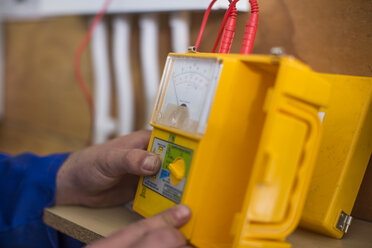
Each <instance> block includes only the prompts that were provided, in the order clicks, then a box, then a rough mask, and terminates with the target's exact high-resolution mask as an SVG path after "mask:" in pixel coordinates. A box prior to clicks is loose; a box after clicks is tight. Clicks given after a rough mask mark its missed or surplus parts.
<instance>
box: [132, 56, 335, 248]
mask: <svg viewBox="0 0 372 248" xmlns="http://www.w3.org/2000/svg"><path fill="white" fill-rule="evenodd" d="M329 92H330V89H329V84H328V83H327V82H326V81H325V80H323V79H322V78H321V77H319V76H318V75H317V74H316V73H314V72H313V71H311V70H310V69H309V68H308V67H307V66H305V65H303V64H302V63H300V62H298V61H297V60H295V59H294V58H292V57H282V58H278V57H272V56H264V55H249V56H247V55H234V54H206V53H188V54H170V55H169V57H168V59H167V63H166V66H165V69H164V73H163V77H162V80H161V85H160V88H159V91H158V96H157V100H156V103H155V107H154V110H153V114H152V118H151V125H152V126H153V131H152V136H151V139H150V143H149V147H148V150H149V151H151V152H153V153H155V154H158V155H159V156H160V158H161V160H162V165H161V168H160V171H159V172H158V174H157V175H154V176H149V177H142V178H141V179H140V181H139V185H138V189H137V193H136V197H135V201H134V205H133V208H134V210H135V211H137V212H138V213H140V214H141V215H143V216H145V217H149V216H152V215H155V214H157V213H159V212H161V211H163V210H165V209H167V208H169V207H172V206H174V205H176V204H179V203H182V204H186V205H188V206H189V207H190V208H191V211H192V217H191V220H190V221H189V222H188V223H187V224H186V225H185V226H184V227H182V229H181V231H182V232H183V233H184V235H185V236H186V238H187V239H188V240H189V241H190V242H191V244H193V245H195V246H197V247H288V246H289V244H288V243H286V242H285V238H286V236H287V235H288V234H289V233H291V232H292V231H293V230H294V228H295V227H296V225H297V223H298V221H299V218H300V215H301V210H302V208H303V205H304V201H305V195H306V192H307V189H308V185H309V181H310V177H311V172H312V169H313V166H314V161H315V157H316V154H317V150H318V145H319V141H320V137H321V123H320V119H319V117H318V112H319V111H321V110H322V109H323V108H324V107H325V106H326V105H327V101H328V97H329Z"/></svg>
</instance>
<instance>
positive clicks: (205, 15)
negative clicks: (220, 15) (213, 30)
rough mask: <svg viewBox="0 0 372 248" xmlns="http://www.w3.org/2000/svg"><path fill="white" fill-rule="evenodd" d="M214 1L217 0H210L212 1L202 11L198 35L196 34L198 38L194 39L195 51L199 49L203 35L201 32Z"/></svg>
mask: <svg viewBox="0 0 372 248" xmlns="http://www.w3.org/2000/svg"><path fill="white" fill-rule="evenodd" d="M216 1H217V0H212V2H211V3H210V4H209V6H208V8H207V10H206V11H205V13H204V16H203V21H202V24H201V26H200V30H199V35H198V38H197V39H196V42H195V51H198V50H199V46H200V42H201V39H202V37H203V33H204V29H205V26H206V24H207V20H208V16H209V13H210V12H211V9H212V7H213V5H214V3H215V2H216Z"/></svg>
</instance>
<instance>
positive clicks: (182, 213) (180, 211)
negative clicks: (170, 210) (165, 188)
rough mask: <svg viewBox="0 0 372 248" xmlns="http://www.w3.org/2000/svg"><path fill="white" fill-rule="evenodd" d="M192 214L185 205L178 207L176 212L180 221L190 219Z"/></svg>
mask: <svg viewBox="0 0 372 248" xmlns="http://www.w3.org/2000/svg"><path fill="white" fill-rule="evenodd" d="M190 214H191V211H190V209H189V208H188V207H187V206H185V205H178V206H177V211H176V217H177V219H178V220H184V219H187V218H189V216H190Z"/></svg>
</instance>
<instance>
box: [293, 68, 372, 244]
mask: <svg viewBox="0 0 372 248" xmlns="http://www.w3.org/2000/svg"><path fill="white" fill-rule="evenodd" d="M319 76H321V77H323V78H324V79H325V80H327V81H328V82H329V83H330V84H331V88H332V94H331V97H330V102H329V106H328V108H327V109H326V110H325V118H324V122H323V128H324V129H323V130H324V135H323V139H322V142H321V144H320V148H319V149H320V150H319V156H318V158H317V162H316V165H315V169H314V173H313V177H312V180H311V184H310V189H309V194H308V197H307V200H306V204H305V208H304V211H303V215H302V218H301V223H300V225H301V226H303V227H305V228H307V229H310V230H313V231H315V232H319V233H323V234H326V235H328V236H331V237H334V238H341V237H342V236H343V235H344V233H345V232H346V231H347V229H348V227H349V225H350V222H351V217H350V214H351V210H352V208H353V205H354V202H355V199H356V197H357V194H358V190H359V187H360V184H361V182H362V179H363V176H364V172H365V170H366V167H367V165H368V161H369V158H370V156H371V151H372V102H371V101H372V79H371V78H366V77H355V76H344V75H329V74H319Z"/></svg>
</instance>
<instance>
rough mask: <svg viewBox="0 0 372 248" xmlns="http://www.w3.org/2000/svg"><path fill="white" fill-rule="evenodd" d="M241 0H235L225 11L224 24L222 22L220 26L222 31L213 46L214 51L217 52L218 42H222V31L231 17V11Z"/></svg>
mask: <svg viewBox="0 0 372 248" xmlns="http://www.w3.org/2000/svg"><path fill="white" fill-rule="evenodd" d="M238 1H239V0H234V1H233V2H232V3H231V4H230V6H229V8H228V9H227V11H226V13H225V16H224V18H223V21H222V24H221V27H220V31H219V32H218V36H217V40H216V42H215V43H214V46H213V49H212V53H215V52H216V49H217V46H218V43H219V42H220V39H221V35H222V32H223V30H224V27H225V24H226V21H227V19H228V18H229V16H230V11H231V9H232V8H233V7H234V6H235V5H236V3H237V2H238Z"/></svg>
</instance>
